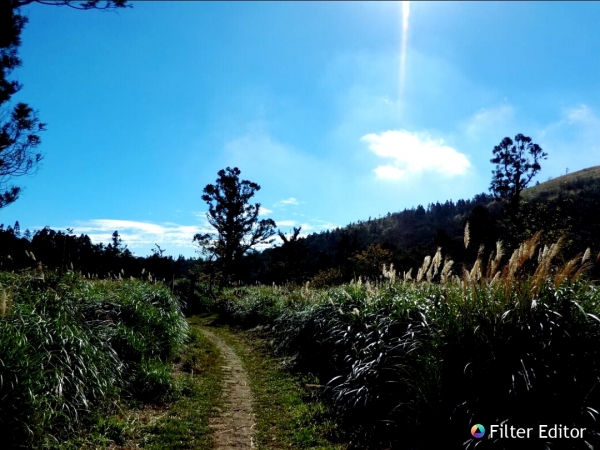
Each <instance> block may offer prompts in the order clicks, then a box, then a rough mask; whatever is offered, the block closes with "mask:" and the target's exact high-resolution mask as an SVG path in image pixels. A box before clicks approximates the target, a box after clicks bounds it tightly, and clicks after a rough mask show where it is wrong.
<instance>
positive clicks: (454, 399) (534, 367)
mask: <svg viewBox="0 0 600 450" xmlns="http://www.w3.org/2000/svg"><path fill="white" fill-rule="evenodd" d="M465 244H466V245H468V237H466V238H465ZM560 245H561V242H560V241H559V242H557V243H555V244H553V245H549V246H544V247H542V246H541V245H540V235H536V236H534V237H533V238H532V239H530V240H528V241H526V242H524V243H523V244H522V245H521V246H519V247H518V248H517V249H515V251H514V252H513V253H512V254H511V255H510V257H509V255H504V249H503V246H502V244H501V243H499V244H498V245H497V247H496V249H495V251H494V252H492V254H490V255H488V257H487V258H485V257H484V256H485V255H484V251H483V249H480V251H479V253H478V256H477V260H476V261H475V263H474V264H473V266H472V267H470V268H463V269H462V271H461V272H460V273H459V274H453V273H452V268H453V264H452V261H450V260H449V259H448V258H443V257H442V253H441V250H438V252H437V253H436V254H435V255H434V256H432V257H427V258H425V260H424V262H423V265H422V267H421V268H419V270H418V271H417V276H416V279H414V280H413V279H412V278H411V276H410V273H405V274H403V275H398V276H397V274H396V272H395V271H394V270H393V268H392V267H389V268H388V267H384V276H383V277H382V279H381V280H380V281H379V282H377V283H370V282H362V281H360V280H359V281H358V282H353V283H351V284H349V285H345V286H341V287H337V288H332V289H329V290H321V291H314V290H311V289H309V287H308V286H306V287H304V288H302V289H301V290H296V291H288V290H285V289H281V288H260V289H247V290H246V291H243V292H241V291H237V294H235V295H233V293H232V292H230V293H229V294H228V298H227V300H226V301H225V304H226V305H227V307H225V308H224V310H223V312H225V313H228V312H229V314H230V317H232V318H233V319H235V321H236V322H237V323H240V324H244V325H246V326H255V325H259V324H260V325H262V326H263V327H264V328H267V329H269V330H270V334H271V337H272V338H273V339H274V342H275V345H276V347H277V349H278V350H279V351H282V352H285V353H287V354H289V355H293V357H294V361H295V366H296V368H297V369H298V370H301V371H304V372H310V373H313V374H314V375H317V376H318V377H319V379H320V380H321V382H322V383H324V384H326V389H325V398H327V399H328V400H329V401H330V402H331V403H332V404H333V405H334V406H335V408H336V409H337V411H338V414H339V417H340V419H341V420H342V421H343V422H345V423H346V424H347V425H348V426H349V428H350V429H354V430H356V432H357V434H358V435H360V436H361V438H362V439H366V440H369V441H372V442H375V443H377V444H379V445H384V446H392V447H396V446H400V447H401V448H409V449H418V448H431V443H430V442H428V441H427V440H424V439H423V436H424V435H427V434H428V433H430V432H431V427H432V426H433V425H432V424H435V428H436V433H437V434H438V435H439V436H442V437H444V440H445V441H446V442H447V448H474V447H475V445H476V444H477V442H478V441H476V440H475V439H474V438H472V437H471V435H470V432H469V430H470V427H471V426H472V425H474V424H475V423H482V424H484V425H485V424H488V425H490V424H501V423H505V424H507V425H508V426H511V425H514V426H515V427H534V428H535V429H537V426H538V425H539V424H546V425H554V424H562V425H563V426H568V427H579V428H587V432H586V434H585V435H584V439H580V440H570V441H569V442H566V441H564V440H560V439H558V440H557V439H554V440H552V439H549V440H548V442H543V441H542V440H536V441H534V442H530V441H528V443H527V448H532V449H534V448H553V449H556V448H565V449H576V448H589V447H588V445H591V446H597V445H600V433H599V431H600V430H599V426H598V424H597V421H598V418H599V417H598V416H599V413H598V411H600V391H598V387H597V386H598V384H599V382H600V355H599V351H600V350H599V349H598V342H600V318H599V317H600V294H599V293H598V290H597V288H596V287H595V286H594V285H593V283H591V282H589V281H585V280H584V278H583V276H584V274H585V273H586V271H587V270H588V269H589V267H590V260H591V259H592V258H591V256H590V255H589V252H586V253H585V254H584V255H580V256H578V257H577V258H574V259H572V260H570V261H566V262H565V263H562V264H559V263H557V261H556V260H557V256H558V255H559V251H560ZM479 442H481V441H479ZM515 445H516V444H515V442H513V441H511V440H500V441H498V442H496V446H495V447H494V448H515Z"/></svg>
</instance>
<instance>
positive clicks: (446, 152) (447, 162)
mask: <svg viewBox="0 0 600 450" xmlns="http://www.w3.org/2000/svg"><path fill="white" fill-rule="evenodd" d="M361 140H362V141H365V142H367V143H368V145H369V149H370V150H371V151H372V152H373V153H375V154H376V155H377V156H380V157H382V158H388V159H391V160H392V161H391V164H386V165H382V166H379V167H377V168H376V169H375V170H374V172H375V173H376V174H377V176H378V177H380V178H387V179H396V180H397V179H402V178H406V177H409V176H412V175H419V174H421V173H422V172H424V171H432V172H436V173H438V174H440V175H444V176H456V175H464V174H465V173H466V172H467V170H468V169H469V168H470V167H471V163H470V162H469V160H468V159H467V157H466V156H465V155H464V154H462V153H460V152H458V151H457V150H455V149H454V148H452V147H449V146H447V145H444V142H443V141H442V140H441V139H440V140H434V139H432V138H431V137H429V136H428V135H427V134H425V133H411V132H408V131H405V130H391V131H385V132H383V133H381V134H375V133H371V134H367V135H365V136H363V137H362V138H361Z"/></svg>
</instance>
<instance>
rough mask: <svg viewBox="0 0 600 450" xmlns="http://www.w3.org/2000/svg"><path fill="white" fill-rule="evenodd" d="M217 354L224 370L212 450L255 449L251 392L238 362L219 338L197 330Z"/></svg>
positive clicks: (212, 423)
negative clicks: (219, 410) (204, 336)
mask: <svg viewBox="0 0 600 450" xmlns="http://www.w3.org/2000/svg"><path fill="white" fill-rule="evenodd" d="M201 331H202V333H204V334H205V335H206V337H207V338H209V339H210V340H211V341H212V342H213V343H214V344H215V345H216V346H217V347H218V348H219V350H220V351H221V354H222V355H223V359H225V366H223V369H224V373H225V378H224V383H225V385H224V387H223V395H224V397H225V398H224V408H223V411H222V412H221V414H220V415H219V416H218V417H216V418H214V419H212V420H211V422H210V426H211V427H212V428H213V429H214V430H215V443H216V446H215V449H216V450H234V449H235V450H239V449H252V448H256V445H255V444H254V438H253V435H254V424H255V422H254V415H253V413H252V391H251V390H250V382H249V381H248V376H247V375H246V372H245V371H244V367H243V365H242V361H241V360H240V358H239V357H238V356H237V355H236V354H235V352H234V351H233V349H232V348H231V347H230V346H229V345H227V344H226V343H225V342H224V341H223V340H222V339H221V338H219V337H218V336H216V335H215V334H214V333H211V332H210V331H208V330H206V329H202V330H201Z"/></svg>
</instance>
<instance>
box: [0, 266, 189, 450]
mask: <svg viewBox="0 0 600 450" xmlns="http://www.w3.org/2000/svg"><path fill="white" fill-rule="evenodd" d="M0 296H1V297H0V306H1V308H0V431H4V436H8V438H7V439H6V440H5V441H4V442H3V445H5V446H8V447H18V446H31V447H38V446H43V445H46V444H48V443H52V442H58V441H60V440H62V439H63V438H65V437H66V436H67V435H69V434H71V433H73V432H74V431H75V430H77V429H78V428H80V427H81V426H82V425H83V423H84V421H85V418H86V417H87V416H89V413H90V411H92V410H93V411H94V412H96V413H98V412H99V411H102V410H103V409H104V408H107V407H108V406H109V404H110V402H111V400H114V399H116V398H117V396H119V395H123V394H124V393H126V392H129V393H130V394H131V395H135V396H138V397H139V398H140V399H143V400H153V399H161V398H164V397H165V396H168V395H169V393H170V392H171V389H172V386H171V381H170V366H169V365H168V364H166V363H165V361H166V360H167V359H168V358H169V357H170V356H171V355H173V353H174V351H175V350H176V349H177V347H178V346H179V345H181V344H182V343H183V342H184V340H185V339H186V336H187V323H186V322H185V320H184V318H183V315H182V314H181V311H180V308H179V304H178V302H177V301H176V299H175V298H173V297H172V296H171V295H170V293H169V292H168V290H167V289H165V288H164V287H162V286H157V285H149V284H145V283H142V282H140V281H120V282H91V281H86V280H84V279H83V278H82V277H80V276H78V275H75V274H71V273H67V274H62V275H61V276H59V275H58V274H55V273H46V274H43V276H41V275H40V274H36V275H35V276H32V275H28V274H22V275H15V274H6V273H0Z"/></svg>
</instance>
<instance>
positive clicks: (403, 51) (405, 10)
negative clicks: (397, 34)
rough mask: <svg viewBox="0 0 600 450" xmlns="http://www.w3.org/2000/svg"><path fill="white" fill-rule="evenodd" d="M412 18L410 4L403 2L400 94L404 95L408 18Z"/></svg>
mask: <svg viewBox="0 0 600 450" xmlns="http://www.w3.org/2000/svg"><path fill="white" fill-rule="evenodd" d="M409 16H410V2H409V1H403V2H402V49H401V51H400V92H399V94H400V95H402V94H403V93H404V77H405V74H406V41H407V40H408V17H409Z"/></svg>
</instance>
